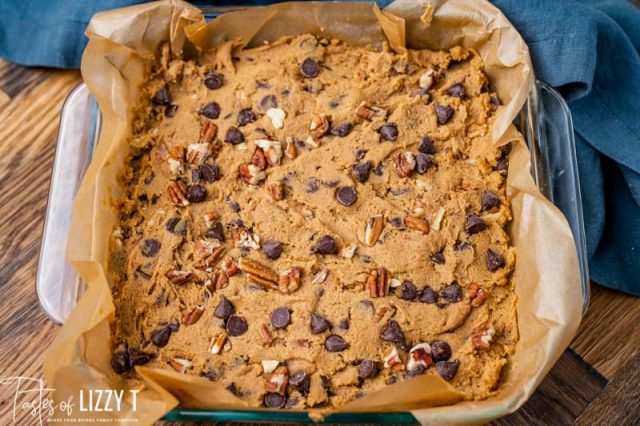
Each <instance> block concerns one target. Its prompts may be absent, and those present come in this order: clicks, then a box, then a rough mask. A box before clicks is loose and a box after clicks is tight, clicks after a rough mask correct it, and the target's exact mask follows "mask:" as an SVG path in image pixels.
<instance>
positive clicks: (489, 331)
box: [471, 321, 496, 349]
mask: <svg viewBox="0 0 640 426" xmlns="http://www.w3.org/2000/svg"><path fill="white" fill-rule="evenodd" d="M495 334H496V329H495V328H493V324H492V323H491V322H489V321H487V322H485V323H483V324H480V325H479V326H477V327H476V328H474V329H473V331H472V332H471V343H473V347H474V348H476V349H488V348H489V347H490V346H491V341H492V340H493V336H494V335H495Z"/></svg>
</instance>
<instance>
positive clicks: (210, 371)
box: [201, 368, 218, 382]
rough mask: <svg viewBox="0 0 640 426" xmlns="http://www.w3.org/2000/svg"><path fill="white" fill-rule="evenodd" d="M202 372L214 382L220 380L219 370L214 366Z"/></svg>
mask: <svg viewBox="0 0 640 426" xmlns="http://www.w3.org/2000/svg"><path fill="white" fill-rule="evenodd" d="M201 374H202V375H203V376H204V377H206V378H207V379H209V380H211V381H212V382H215V381H216V380H218V372H217V371H216V370H214V369H213V368H209V369H208V370H205V371H203V372H202V373H201Z"/></svg>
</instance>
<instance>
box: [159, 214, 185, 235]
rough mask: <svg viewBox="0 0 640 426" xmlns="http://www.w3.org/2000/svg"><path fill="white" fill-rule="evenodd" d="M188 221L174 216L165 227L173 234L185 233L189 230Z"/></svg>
mask: <svg viewBox="0 0 640 426" xmlns="http://www.w3.org/2000/svg"><path fill="white" fill-rule="evenodd" d="M186 225H187V224H186V222H184V221H183V220H182V219H180V218H179V217H172V218H171V219H169V220H168V221H167V223H166V224H165V225H164V227H165V229H166V230H167V231H169V232H171V233H172V234H184V233H185V231H186V230H187V226H186Z"/></svg>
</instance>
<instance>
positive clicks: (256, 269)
mask: <svg viewBox="0 0 640 426" xmlns="http://www.w3.org/2000/svg"><path fill="white" fill-rule="evenodd" d="M238 266H239V267H240V270H241V271H242V272H244V273H245V274H247V275H248V276H249V280H251V282H253V283H254V284H257V285H259V286H260V287H263V288H266V289H272V290H276V289H278V287H279V286H278V283H279V277H278V274H276V273H275V272H274V271H273V270H272V269H270V268H269V267H267V266H265V265H263V264H262V263H260V262H258V261H256V260H253V259H249V258H248V257H242V258H240V262H239V265H238Z"/></svg>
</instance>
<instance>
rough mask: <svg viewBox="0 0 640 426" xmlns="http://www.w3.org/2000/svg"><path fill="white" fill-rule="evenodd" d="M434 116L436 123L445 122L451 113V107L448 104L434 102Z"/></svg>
mask: <svg viewBox="0 0 640 426" xmlns="http://www.w3.org/2000/svg"><path fill="white" fill-rule="evenodd" d="M435 109H436V117H438V123H440V124H447V122H448V121H449V119H450V118H451V116H452V115H453V107H451V106H449V105H439V104H436V106H435Z"/></svg>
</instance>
